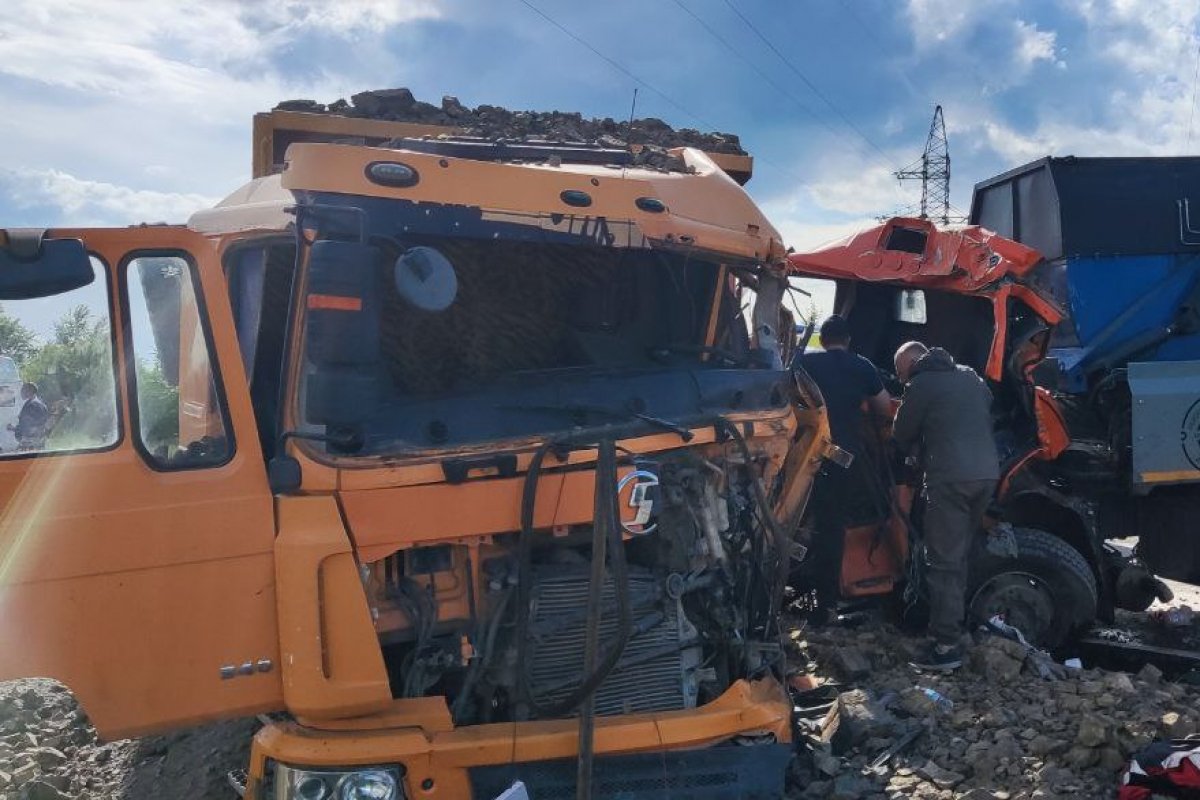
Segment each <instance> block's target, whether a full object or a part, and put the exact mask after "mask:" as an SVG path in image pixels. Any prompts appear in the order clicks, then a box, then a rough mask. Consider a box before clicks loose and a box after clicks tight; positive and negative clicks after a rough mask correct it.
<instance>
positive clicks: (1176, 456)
mask: <svg viewBox="0 0 1200 800" xmlns="http://www.w3.org/2000/svg"><path fill="white" fill-rule="evenodd" d="M1193 200H1195V201H1196V202H1197V208H1196V216H1195V218H1193V217H1192V212H1191V202H1192V201H1193ZM971 222H972V223H973V224H978V225H981V226H983V227H985V228H988V229H990V230H993V231H996V232H997V233H999V234H1000V235H1002V236H1005V237H1008V238H1010V239H1014V240H1016V241H1018V242H1021V243H1022V244H1025V245H1027V246H1029V247H1032V248H1034V249H1036V250H1037V251H1038V252H1040V253H1041V255H1042V258H1043V261H1042V262H1041V263H1040V264H1039V265H1038V266H1037V267H1036V268H1035V269H1034V270H1033V271H1032V272H1031V274H1030V276H1029V278H1028V281H1029V282H1030V283H1031V284H1032V285H1033V286H1035V287H1037V288H1038V289H1039V290H1040V291H1041V292H1042V293H1043V294H1046V295H1048V296H1049V297H1051V298H1053V299H1054V300H1055V301H1057V303H1058V304H1059V306H1060V307H1061V308H1062V309H1063V311H1064V314H1065V315H1064V318H1063V319H1062V321H1060V322H1059V323H1058V324H1057V325H1056V326H1054V328H1053V330H1052V332H1051V337H1050V342H1049V349H1048V351H1047V357H1046V358H1045V360H1044V361H1043V362H1042V363H1041V364H1040V365H1039V366H1038V369H1037V371H1036V373H1035V380H1036V381H1037V382H1038V383H1039V384H1041V385H1043V386H1046V387H1047V388H1049V389H1050V390H1051V391H1053V392H1054V394H1055V396H1056V398H1057V399H1058V401H1059V405H1060V408H1061V409H1062V410H1063V417H1064V419H1065V421H1066V423H1067V427H1068V429H1069V431H1070V435H1071V444H1070V446H1069V447H1068V448H1067V449H1066V450H1065V451H1064V452H1063V453H1062V454H1061V455H1060V456H1059V457H1058V458H1056V459H1054V460H1053V461H1050V462H1047V463H1045V464H1042V465H1039V468H1040V472H1041V473H1042V478H1043V479H1044V480H1045V481H1046V482H1047V483H1048V484H1049V485H1050V486H1052V487H1055V488H1056V489H1057V490H1058V491H1059V492H1060V493H1062V494H1064V495H1066V496H1070V497H1075V498H1080V499H1082V500H1084V501H1085V503H1086V505H1085V511H1086V512H1087V519H1086V522H1087V524H1088V528H1089V530H1090V531H1091V532H1092V534H1093V536H1094V537H1095V538H1097V539H1099V540H1104V539H1112V538H1123V537H1129V536H1136V537H1138V545H1137V549H1136V553H1137V556H1138V557H1139V558H1140V559H1141V560H1142V561H1143V562H1144V563H1145V564H1146V566H1147V567H1149V568H1150V569H1151V570H1153V571H1154V572H1156V573H1158V574H1160V575H1162V576H1164V577H1169V578H1174V579H1177V580H1182V581H1188V582H1200V526H1197V525H1196V524H1195V522H1194V521H1195V520H1196V519H1197V518H1198V517H1200V158H1193V157H1179V158H1076V157H1066V158H1043V159H1040V160H1038V161H1034V162H1032V163H1030V164H1026V165H1024V166H1021V167H1018V168H1016V169H1013V170H1010V171H1008V172H1005V173H1004V174H1002V175H998V176H996V177H994V178H991V179H989V180H986V181H983V182H981V183H979V184H978V185H977V186H976V187H975V192H974V197H973V199H972V203H971Z"/></svg>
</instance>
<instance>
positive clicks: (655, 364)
mask: <svg viewBox="0 0 1200 800" xmlns="http://www.w3.org/2000/svg"><path fill="white" fill-rule="evenodd" d="M404 205H406V204H400V203H392V204H390V205H389V210H392V211H396V210H402V209H401V208H400V207H401V206H404ZM339 210H342V209H339ZM330 216H334V215H330ZM341 216H342V217H343V218H346V219H353V218H355V217H358V218H359V219H361V220H363V221H364V224H363V226H362V227H361V228H360V227H359V226H358V225H346V224H344V223H343V224H342V225H341V226H340V230H338V229H335V227H334V226H330V225H327V224H323V225H313V226H312V228H314V229H315V230H313V231H312V233H313V234H314V235H312V236H308V235H306V236H304V237H303V238H302V239H301V262H302V263H304V264H306V282H305V289H304V291H303V292H302V296H301V297H300V307H299V309H298V310H299V312H300V318H301V350H300V353H299V357H300V359H301V363H300V376H299V380H300V385H299V387H298V388H299V389H300V391H299V408H298V411H299V414H298V415H297V421H298V423H299V424H298V426H297V430H300V431H305V432H309V433H314V434H324V435H326V436H327V437H329V439H327V440H326V442H325V444H326V447H325V448H324V449H325V451H326V452H328V453H330V454H335V455H339V456H356V457H370V456H397V455H415V454H420V453H425V452H430V453H435V452H441V451H445V450H446V449H453V448H456V447H462V446H469V445H477V444H479V443H483V442H489V441H503V440H512V439H527V438H528V437H530V436H542V435H548V434H552V433H556V432H560V431H562V430H563V414H564V412H566V413H571V414H574V415H576V416H580V417H582V418H584V419H586V418H587V417H588V416H592V417H597V416H598V417H606V416H607V417H610V418H612V419H614V420H616V419H626V420H630V421H633V420H638V421H640V422H643V423H645V424H647V425H649V426H650V427H653V428H658V429H660V430H666V431H670V432H674V433H678V434H679V435H681V436H683V432H684V431H686V428H685V427H684V426H683V425H682V424H680V423H676V422H675V421H674V420H687V419H695V418H701V417H710V416H712V415H713V414H714V413H728V412H729V411H731V410H735V409H756V408H761V409H765V408H776V407H781V406H783V405H786V399H785V397H786V392H784V391H781V390H780V388H779V386H780V385H781V384H783V383H784V380H783V377H781V376H780V375H779V374H777V371H774V370H763V369H762V368H761V367H760V368H757V369H755V368H754V363H753V362H754V359H753V355H752V352H751V349H750V343H749V336H748V334H747V332H746V330H745V326H744V324H742V323H741V322H740V318H739V308H740V303H739V301H738V298H737V296H736V291H737V289H736V286H737V284H736V283H735V282H734V281H732V280H731V279H730V278H729V277H728V271H727V270H726V269H725V268H724V267H723V266H721V265H720V264H719V263H717V262H716V261H715V260H712V259H711V258H710V257H704V258H702V257H700V256H695V255H691V254H689V253H687V252H665V251H661V250H656V249H652V248H650V247H616V246H610V245H606V244H604V243H597V242H596V240H595V237H594V236H592V235H591V234H588V235H586V236H576V237H574V238H571V237H563V236H559V235H549V234H546V233H545V232H544V231H541V232H535V233H537V235H536V236H531V235H530V231H529V230H528V229H527V228H526V227H525V226H512V225H508V226H507V227H502V229H497V230H492V231H491V233H492V235H491V236H490V237H481V236H468V235H453V236H446V235H442V234H441V232H440V231H438V232H437V233H428V232H415V233H414V232H409V233H406V234H404V235H397V234H396V231H395V230H394V226H395V224H396V223H395V219H394V217H393V218H391V219H388V223H389V224H390V225H391V226H392V229H390V230H388V231H387V234H389V235H384V233H383V232H381V231H380V227H381V217H380V215H378V214H375V213H372V210H371V209H368V210H367V211H366V212H365V213H363V214H362V215H361V217H359V215H357V214H342V215H341ZM451 227H452V226H451ZM517 227H520V228H521V229H522V230H521V231H520V232H519V235H513V234H514V229H515V228H517ZM352 228H357V230H353V229H352ZM474 232H476V233H477V232H478V231H474ZM355 239H358V240H359V241H354V240H355ZM414 252H418V253H420V254H421V257H420V258H418V259H415V260H414V259H413V257H412V254H413V253H414ZM414 263H415V264H417V265H418V267H419V266H420V265H421V264H425V265H429V267H428V268H418V269H416V270H414V269H412V268H411V267H412V265H413V264H414ZM447 264H448V265H449V266H450V269H451V270H452V272H451V273H450V274H447V270H446V269H445V265H447ZM402 266H405V271H404V273H403V274H401V267H402ZM427 280H432V281H434V282H436V283H437V286H436V287H434V288H432V289H430V288H429V287H424V286H423V285H422V283H421V282H422V281H427ZM414 292H416V294H414ZM784 377H785V376H784ZM597 397H603V398H605V399H606V400H608V399H610V398H611V399H612V400H613V402H612V403H611V404H610V403H608V402H605V403H604V404H598V403H596V402H595V399H596V398H597ZM621 409H629V410H628V411H625V410H621ZM302 438H303V439H305V440H306V441H312V440H313V439H314V437H302ZM342 439H344V440H346V441H354V442H355V444H356V445H358V444H359V443H360V442H361V447H359V446H356V447H354V448H342V447H339V446H338V444H337V442H338V441H339V440H342ZM305 449H306V450H308V449H314V448H310V447H307V446H306V447H305Z"/></svg>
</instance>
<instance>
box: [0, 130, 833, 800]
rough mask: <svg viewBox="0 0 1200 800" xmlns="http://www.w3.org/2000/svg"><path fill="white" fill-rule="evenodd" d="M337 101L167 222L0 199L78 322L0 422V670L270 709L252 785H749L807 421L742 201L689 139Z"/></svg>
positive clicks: (102, 710)
mask: <svg viewBox="0 0 1200 800" xmlns="http://www.w3.org/2000/svg"><path fill="white" fill-rule="evenodd" d="M322 119H323V120H324V121H323V122H322V123H321V125H324V126H328V125H329V124H330V123H329V119H328V118H322ZM338 124H342V125H345V126H348V128H347V129H345V130H340V131H335V132H334V133H333V134H330V133H329V132H328V131H323V130H310V131H308V132H307V134H306V135H304V136H301V137H298V138H300V139H304V140H305V141H298V142H296V143H293V144H291V145H290V146H289V147H286V149H285V156H284V158H283V161H284V163H283V165H282V167H283V168H282V169H273V168H271V167H272V166H273V165H267V166H263V165H260V166H259V168H258V170H257V171H258V172H259V173H260V175H259V176H258V177H256V178H255V179H254V180H253V181H252V182H251V183H250V184H248V185H246V186H245V187H243V188H242V189H240V190H238V191H237V192H235V193H234V194H232V195H230V196H229V197H228V198H227V199H225V200H224V201H222V202H221V203H219V204H218V205H217V206H216V207H215V208H212V209H210V210H207V211H203V212H200V213H197V214H196V215H194V216H193V217H192V218H191V220H190V221H189V222H188V224H187V225H157V226H138V227H130V228H122V229H56V230H48V231H28V230H15V229H8V230H5V231H3V232H0V245H2V246H0V300H2V301H3V304H4V305H3V308H4V313H6V314H10V315H17V316H19V315H20V314H21V313H23V310H29V312H30V313H31V314H33V315H34V316H37V315H38V314H40V315H43V316H44V315H45V314H48V313H50V312H49V311H47V309H51V308H63V309H70V308H79V307H81V306H82V307H85V308H86V309H88V312H89V313H90V314H91V317H90V318H91V319H92V320H93V322H92V328H90V330H91V331H92V336H93V339H92V340H91V341H92V345H93V346H94V347H96V348H99V349H98V350H97V352H100V353H102V354H103V357H101V358H99V359H97V361H98V363H99V367H98V368H96V369H93V373H94V374H91V377H90V378H89V379H88V380H87V381H83V382H76V383H75V384H73V385H74V386H75V388H74V389H73V390H72V391H73V394H72V395H71V396H70V397H69V398H68V400H69V402H68V401H67V400H64V401H63V402H64V406H63V407H64V408H67V409H68V411H66V412H64V415H63V416H62V418H61V419H60V420H59V421H58V423H57V425H56V427H55V430H54V431H53V433H52V434H50V435H48V436H47V437H46V439H45V446H44V447H43V448H41V449H37V450H22V451H18V452H11V453H3V454H0V505H2V507H3V517H2V519H0V629H2V631H3V633H2V635H0V641H3V642H5V646H4V647H3V648H2V649H0V679H12V678H19V677H25V676H46V677H51V678H55V679H57V680H60V681H62V682H63V683H64V684H66V685H67V686H68V687H69V688H70V689H71V690H72V691H73V692H74V694H75V695H76V696H77V697H78V699H79V701H80V702H81V704H82V706H83V708H84V710H85V711H86V712H87V713H88V715H89V716H90V717H91V719H92V721H93V722H94V724H95V725H96V727H97V729H98V730H99V732H100V733H101V735H102V736H105V737H118V736H128V735H137V734H142V733H147V732H151V731H156V730H162V729H166V728H171V727H177V726H182V725H188V724H193V723H197V722H201V721H205V720H212V719H217V718H221V717H229V716H234V715H246V714H251V713H256V712H280V713H278V714H275V715H273V717H272V718H273V719H274V720H275V721H273V722H271V723H270V724H267V725H266V726H265V727H264V728H263V729H262V730H261V731H260V732H259V733H258V735H257V736H256V738H255V740H254V745H253V749H252V753H251V756H250V762H249V768H248V779H247V781H246V787H245V792H246V796H247V797H253V798H276V799H277V800H283V799H284V798H295V799H296V800H324V799H325V798H336V799H337V800H350V799H351V798H405V797H406V798H426V797H428V798H465V797H474V798H484V799H485V800H491V799H492V798H495V797H497V796H499V795H501V794H502V793H504V792H506V791H508V790H509V789H510V788H512V787H513V786H514V784H515V783H516V782H517V781H521V782H523V784H524V786H525V791H526V792H527V793H528V796H529V797H533V798H543V797H547V798H548V797H554V798H558V797H563V796H591V797H596V798H600V797H618V796H619V797H623V798H625V797H656V798H657V797H661V796H663V793H664V791H668V790H670V791H673V792H674V793H675V794H672V796H687V797H704V798H708V797H711V798H717V797H734V796H738V797H760V796H761V797H770V796H777V795H778V794H779V793H780V792H781V790H782V786H783V776H784V771H785V766H786V763H787V760H788V757H789V753H790V746H789V742H790V739H791V728H790V714H791V704H790V702H789V699H788V697H787V694H786V692H785V689H784V685H783V683H782V676H783V652H782V649H781V631H780V622H779V614H778V612H779V607H780V599H781V597H782V592H783V581H784V579H785V576H786V574H787V571H788V567H789V541H790V534H791V532H792V531H793V530H794V529H795V528H796V526H797V523H798V517H799V515H800V514H802V512H803V507H804V503H805V500H806V498H807V495H808V490H809V486H810V482H811V478H812V475H813V472H814V471H815V470H816V469H817V467H818V464H819V462H820V460H821V458H822V457H823V456H825V455H826V450H827V448H828V447H829V445H828V443H827V442H828V429H827V425H826V421H825V418H824V411H823V410H822V408H821V403H820V399H819V396H818V395H816V393H815V392H814V391H812V390H811V389H808V388H806V387H805V386H804V385H803V383H802V382H797V381H796V379H794V378H793V376H792V375H791V374H790V373H789V372H788V371H787V370H785V369H784V366H783V365H784V364H785V363H786V358H787V356H788V352H787V351H788V348H789V344H790V343H789V342H788V341H787V338H788V335H784V336H782V337H781V335H780V333H779V331H780V329H781V317H783V316H784V315H783V314H782V311H781V308H782V307H781V298H782V295H783V292H784V287H785V282H786V267H785V264H784V261H783V256H784V251H783V248H782V247H781V244H780V241H779V236H778V234H777V233H776V231H775V229H774V228H773V227H772V226H771V225H770V223H769V222H768V221H767V220H766V219H765V218H764V217H763V216H762V214H761V213H760V211H759V210H758V209H757V208H756V207H755V205H754V204H753V203H752V202H751V200H750V199H749V197H748V196H747V195H746V194H745V192H744V191H743V190H742V188H741V187H740V186H739V185H738V184H737V182H736V181H735V180H733V179H731V178H730V176H729V175H728V174H727V173H726V172H725V171H724V170H723V169H722V168H721V167H719V166H718V164H717V163H716V162H714V160H713V159H711V158H709V157H708V156H706V155H705V154H704V153H702V152H700V151H698V150H688V149H681V150H677V151H672V152H671V153H670V154H669V155H670V158H669V159H668V161H667V162H666V164H665V166H664V165H663V164H662V163H659V164H657V165H656V166H655V167H654V168H650V167H647V166H644V165H641V164H639V163H638V157H637V156H635V155H632V154H630V153H628V152H626V151H623V150H603V149H598V148H592V147H584V146H563V145H549V144H544V143H540V144H517V145H514V144H507V145H504V144H495V143H490V142H480V141H476V140H466V139H454V138H440V139H430V138H413V139H400V140H393V141H387V142H382V143H380V142H378V137H376V138H375V140H371V143H368V144H363V143H362V141H364V140H367V139H368V138H369V137H366V136H360V137H358V141H359V143H334V142H328V141H326V142H322V141H319V140H320V139H322V138H325V139H330V138H337V137H338V136H342V135H345V134H353V133H354V130H353V127H354V125H355V124H357V123H352V122H347V121H343V122H342V123H338ZM301 127H302V126H301ZM263 130H264V128H263V127H262V126H261V125H260V126H258V127H256V135H262V133H263ZM267 133H268V134H269V133H270V131H269V130H268V131H267ZM401 133H403V131H401ZM335 134H336V135H335ZM372 135H373V134H372ZM274 146H275V145H274V144H273V143H272V142H270V141H268V142H265V143H264V142H262V141H258V142H256V153H259V152H260V151H262V153H263V154H264V155H263V158H264V159H265V160H266V161H267V162H270V161H272V160H273V156H272V153H273V152H274V150H273V147H274ZM264 148H265V149H264ZM752 295H753V296H754V299H755V302H754V303H753V305H752V308H753V311H747V310H746V309H747V308H748V307H750V305H751V304H750V300H751V298H752ZM35 312H36V313H35ZM747 317H749V319H747ZM789 335H790V331H789ZM93 366H94V365H93ZM16 643H19V646H18V645H16Z"/></svg>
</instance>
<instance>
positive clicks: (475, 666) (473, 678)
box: [450, 590, 512, 725]
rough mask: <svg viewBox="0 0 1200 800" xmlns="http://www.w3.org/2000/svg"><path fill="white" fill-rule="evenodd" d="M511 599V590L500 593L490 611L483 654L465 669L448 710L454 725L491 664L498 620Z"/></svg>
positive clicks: (502, 616) (458, 721)
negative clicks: (455, 695)
mask: <svg viewBox="0 0 1200 800" xmlns="http://www.w3.org/2000/svg"><path fill="white" fill-rule="evenodd" d="M511 598H512V590H508V591H506V592H503V593H501V594H500V597H499V599H498V600H497V601H496V603H495V607H494V608H493V609H492V618H491V619H490V620H488V626H487V633H486V634H485V635H484V638H483V642H482V646H483V652H481V653H480V654H479V657H478V658H476V659H475V660H474V661H472V662H471V666H470V667H468V668H467V677H466V678H464V679H463V685H462V689H461V690H460V691H459V693H458V697H456V698H454V706H453V707H452V708H451V709H450V718H451V719H452V720H454V724H455V725H461V724H462V721H463V720H462V715H463V711H464V710H465V709H466V706H467V702H468V701H469V700H470V697H471V693H472V692H474V691H475V684H477V683H478V682H479V676H480V675H482V674H483V673H484V671H485V670H486V669H487V667H488V666H489V664H490V663H491V660H492V653H493V652H494V648H495V647H496V633H497V632H498V631H499V630H500V620H502V619H503V618H504V612H505V610H506V609H507V608H508V601H509V599H511Z"/></svg>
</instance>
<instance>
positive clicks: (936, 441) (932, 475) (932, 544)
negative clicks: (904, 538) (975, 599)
mask: <svg viewBox="0 0 1200 800" xmlns="http://www.w3.org/2000/svg"><path fill="white" fill-rule="evenodd" d="M895 364H896V376H897V377H898V378H899V379H900V380H901V381H902V382H903V383H904V384H905V387H904V396H903V397H902V398H901V401H900V408H899V409H898V410H897V412H896V421H895V424H894V426H893V429H892V431H893V438H894V439H895V442H896V444H897V446H899V447H900V448H901V449H902V450H904V451H905V452H908V453H914V452H916V451H918V450H919V452H920V461H921V466H922V469H923V470H924V473H925V521H924V526H923V528H924V531H923V533H924V541H925V564H926V584H927V585H928V587H929V606H930V608H929V634H930V636H931V638H932V639H933V641H932V642H931V644H930V646H929V648H928V650H927V652H925V653H924V654H922V655H921V656H920V657H918V658H917V659H916V660H914V661H913V662H912V664H913V666H915V667H920V668H924V669H940V670H952V669H957V668H958V667H960V666H961V665H962V650H961V647H960V644H959V642H960V640H961V638H962V634H963V617H964V616H965V610H966V609H965V605H966V592H967V556H968V554H969V552H970V549H971V542H972V540H973V539H974V537H975V533H976V532H977V531H978V530H979V529H980V527H981V525H982V523H983V516H984V513H985V512H986V511H987V507H988V503H989V502H991V500H992V496H993V495H994V494H995V491H996V481H997V480H999V477H1000V460H999V457H998V456H997V453H996V442H995V439H994V438H993V436H992V413H991V408H992V393H991V390H990V389H988V385H987V383H986V382H985V381H984V380H983V379H982V378H980V377H979V375H977V374H976V373H975V371H974V370H973V369H971V368H970V367H966V366H962V365H961V364H955V363H954V359H953V357H951V355H950V354H949V353H947V352H946V351H945V350H943V349H942V348H940V347H935V348H933V349H932V350H931V349H929V348H928V347H926V346H925V345H924V344H922V343H920V342H908V343H907V344H904V345H901V347H900V349H899V350H897V351H896V357H895Z"/></svg>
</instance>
